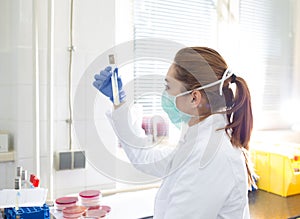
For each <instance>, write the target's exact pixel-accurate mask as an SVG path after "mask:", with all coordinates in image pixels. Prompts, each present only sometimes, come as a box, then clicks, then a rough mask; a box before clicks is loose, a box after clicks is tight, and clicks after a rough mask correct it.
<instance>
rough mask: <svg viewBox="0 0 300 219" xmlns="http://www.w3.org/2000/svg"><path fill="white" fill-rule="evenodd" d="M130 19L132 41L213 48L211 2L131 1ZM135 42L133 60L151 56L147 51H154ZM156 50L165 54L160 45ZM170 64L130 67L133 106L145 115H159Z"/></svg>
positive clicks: (146, 63) (145, 63)
mask: <svg viewBox="0 0 300 219" xmlns="http://www.w3.org/2000/svg"><path fill="white" fill-rule="evenodd" d="M133 17H134V40H137V39H141V38H144V37H155V38H162V39H167V40H171V41H175V42H178V43H181V44H184V45H186V46H196V45H205V46H209V45H215V41H216V38H215V37H216V32H217V30H216V27H217V25H216V24H217V13H216V7H215V4H214V2H213V1H207V0H197V1H196V0H191V1H188V2H187V1H182V0H164V1H161V0H134V16H133ZM136 42H137V43H135V46H134V50H135V55H136V56H137V57H138V56H139V54H141V53H143V52H145V51H146V50H148V51H150V52H154V53H155V51H151V50H153V49H156V48H157V47H154V48H152V47H149V46H147V45H145V44H143V43H139V41H136ZM160 48H161V51H163V50H166V51H167V50H168V48H167V47H166V46H165V45H163V44H162V45H160ZM158 56H159V54H158ZM174 56H175V53H174ZM171 61H172V60H169V63H167V62H164V61H160V60H142V61H137V62H135V63H134V78H135V79H134V95H135V97H134V98H135V102H136V103H139V104H142V105H143V112H144V114H145V115H153V114H159V113H160V112H161V107H160V98H161V96H160V95H161V93H160V92H162V91H163V89H164V81H163V78H164V76H165V75H166V73H167V70H168V67H169V66H170V64H171V63H170V62H171ZM153 92H155V93H156V94H157V95H156V94H154V93H153Z"/></svg>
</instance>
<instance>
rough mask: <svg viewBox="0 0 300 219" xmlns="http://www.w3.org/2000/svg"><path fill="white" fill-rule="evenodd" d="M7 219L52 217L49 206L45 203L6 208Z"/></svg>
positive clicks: (46, 218) (48, 218)
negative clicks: (40, 205)
mask: <svg viewBox="0 0 300 219" xmlns="http://www.w3.org/2000/svg"><path fill="white" fill-rule="evenodd" d="M4 212H5V216H6V219H17V218H18V219H50V213H49V207H48V206H47V205H46V204H44V205H43V206H42V207H21V208H19V210H16V209H15V208H6V209H5V210H4Z"/></svg>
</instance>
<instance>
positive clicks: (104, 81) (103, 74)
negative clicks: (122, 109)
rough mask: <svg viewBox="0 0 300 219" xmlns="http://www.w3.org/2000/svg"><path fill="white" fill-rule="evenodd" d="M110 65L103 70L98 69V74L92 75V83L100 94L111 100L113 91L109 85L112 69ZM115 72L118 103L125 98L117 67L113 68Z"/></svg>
mask: <svg viewBox="0 0 300 219" xmlns="http://www.w3.org/2000/svg"><path fill="white" fill-rule="evenodd" d="M111 70H112V69H111V67H110V66H108V67H106V68H105V69H104V70H102V71H100V74H96V75H95V76H94V78H95V81H94V82H93V85H94V87H95V88H97V89H98V90H99V91H100V92H101V93H102V94H104V95H105V96H107V97H109V99H110V100H111V101H112V102H113V91H112V86H111V76H112V71H111ZM114 72H115V73H117V80H118V87H119V99H120V103H122V102H123V101H124V100H125V97H126V95H125V91H124V90H123V89H122V87H123V83H122V80H121V78H120V77H119V76H118V68H115V70H114Z"/></svg>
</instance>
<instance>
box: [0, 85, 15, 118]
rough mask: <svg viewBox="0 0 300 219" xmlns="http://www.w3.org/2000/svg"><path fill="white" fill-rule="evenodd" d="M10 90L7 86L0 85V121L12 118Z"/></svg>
mask: <svg viewBox="0 0 300 219" xmlns="http://www.w3.org/2000/svg"><path fill="white" fill-rule="evenodd" d="M11 92H12V88H11V86H9V85H0V120H7V119H11V118H12V111H11V108H12V99H9V98H8V97H11Z"/></svg>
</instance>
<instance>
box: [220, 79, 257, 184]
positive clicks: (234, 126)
mask: <svg viewBox="0 0 300 219" xmlns="http://www.w3.org/2000/svg"><path fill="white" fill-rule="evenodd" d="M231 83H235V84H236V91H235V95H233V93H232V90H231V89H230V92H227V95H226V94H225V97H226V105H227V107H228V105H230V106H231V107H230V109H229V110H228V111H227V118H228V121H229V123H228V125H227V126H226V127H225V130H226V132H227V134H228V135H229V136H230V137H231V139H230V140H231V143H232V144H233V145H234V146H235V147H239V148H242V149H243V154H244V156H245V161H246V167H247V172H248V183H249V186H250V187H251V186H253V187H255V188H256V184H255V179H256V175H255V173H254V171H253V168H252V166H251V163H250V160H249V156H248V149H249V141H250V136H251V132H252V128H253V116H252V107H251V96H250V92H249V89H248V86H247V83H246V81H245V80H244V79H243V78H241V77H236V76H235V75H233V77H232V80H231Z"/></svg>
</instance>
